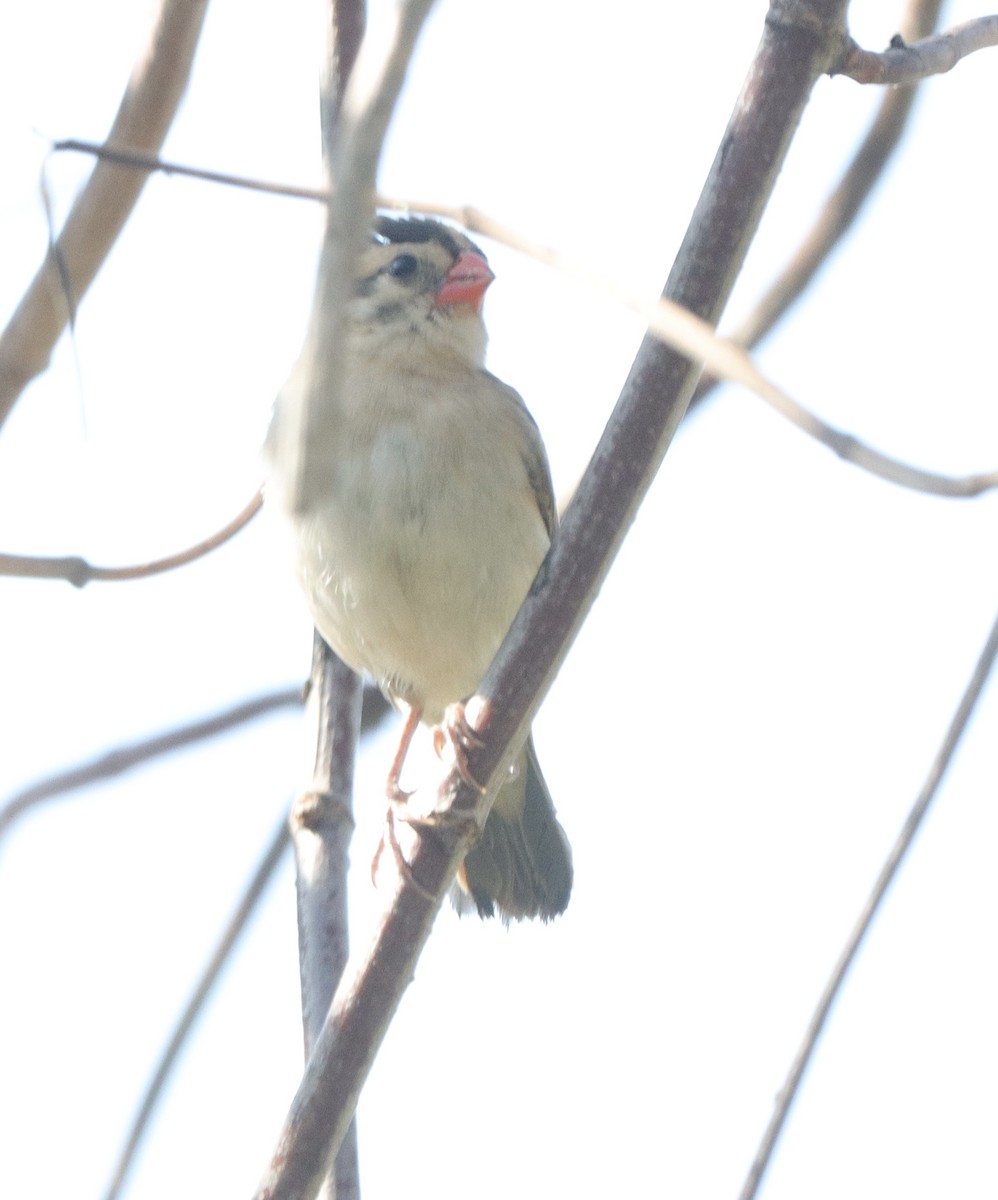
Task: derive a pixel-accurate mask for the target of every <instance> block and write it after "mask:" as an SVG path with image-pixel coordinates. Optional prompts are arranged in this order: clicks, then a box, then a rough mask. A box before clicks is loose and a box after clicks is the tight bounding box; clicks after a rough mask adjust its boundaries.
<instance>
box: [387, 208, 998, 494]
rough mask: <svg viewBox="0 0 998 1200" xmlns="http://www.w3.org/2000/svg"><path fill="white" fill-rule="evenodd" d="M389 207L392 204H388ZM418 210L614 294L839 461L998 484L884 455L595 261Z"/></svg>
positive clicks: (485, 224) (956, 489)
mask: <svg viewBox="0 0 998 1200" xmlns="http://www.w3.org/2000/svg"><path fill="white" fill-rule="evenodd" d="M383 203H386V205H387V204H388V202H387V201H384V199H383ZM390 206H392V207H403V208H407V207H410V205H408V204H407V203H406V202H403V201H393V202H391V204H390ZM411 207H414V208H418V209H419V211H422V212H431V213H434V214H435V215H437V216H446V217H449V218H450V219H451V220H453V221H457V222H459V223H460V224H462V225H464V226H465V227H466V228H467V229H469V230H471V231H472V232H474V233H480V234H482V235H483V236H485V237H489V238H492V240H493V241H497V242H501V243H502V244H503V245H506V246H509V247H510V248H512V249H514V250H519V251H520V252H521V253H523V254H526V255H529V257H531V258H533V259H535V260H536V261H537V262H542V263H544V264H545V265H547V266H549V267H552V268H554V269H555V270H557V271H560V272H561V273H562V274H565V275H570V276H572V277H574V278H576V279H578V280H580V281H581V282H583V283H586V284H588V285H590V286H592V287H594V288H596V289H598V290H599V291H600V292H601V293H603V294H604V295H608V296H612V297H613V298H614V299H615V300H617V301H618V302H619V303H620V304H623V305H624V306H625V307H627V308H630V309H632V310H633V311H634V312H636V313H640V315H641V316H643V317H644V319H645V320H646V321H647V322H648V330H649V333H650V334H651V335H652V336H654V337H656V338H659V339H661V341H662V342H663V343H665V345H667V346H671V347H672V348H673V349H675V350H678V351H680V352H681V353H683V354H686V355H688V356H689V357H690V358H693V359H697V360H699V361H702V362H704V363H707V364H708V365H709V366H710V368H711V370H712V371H713V373H714V375H715V376H716V377H719V378H722V379H728V380H731V381H732V382H734V383H740V384H742V386H744V387H746V388H748V389H749V391H751V392H753V393H754V394H755V395H757V396H758V397H759V398H760V399H762V400H764V401H765V402H766V403H767V404H768V405H769V406H770V407H771V408H772V409H773V410H774V411H775V412H778V413H779V414H780V416H782V417H785V418H786V419H787V420H788V421H790V422H791V424H793V425H795V426H796V427H797V428H798V429H800V430H801V432H803V433H806V434H807V435H808V437H812V438H814V439H815V441H818V442H821V443H822V445H824V446H827V447H828V448H829V449H830V450H832V451H833V452H834V453H835V454H837V455H838V456H839V458H841V459H843V460H844V461H846V462H850V463H852V464H853V466H856V467H859V468H860V469H861V470H864V471H868V472H869V473H870V474H872V475H876V476H878V477H879V478H881V479H885V480H887V481H888V482H889V483H894V484H897V485H899V486H901V487H906V488H911V489H912V490H913V491H918V492H928V493H930V494H932V495H937V496H949V497H953V498H966V497H972V496H978V495H980V494H981V493H982V492H985V491H988V490H990V489H991V488H994V487H998V470H994V471H986V472H979V473H977V474H973V475H962V476H950V475H940V474H938V473H936V472H934V471H923V470H921V469H920V468H918V467H914V466H911V465H910V464H909V463H905V462H902V461H901V460H900V459H896V458H892V457H891V456H890V455H887V454H882V453H881V452H880V451H878V450H874V449H873V448H872V447H870V446H867V445H866V444H865V443H864V442H862V441H860V440H859V439H858V438H856V437H854V436H853V435H852V434H848V433H844V432H843V431H842V430H839V429H836V428H835V427H834V426H833V425H829V424H828V423H827V422H825V421H822V420H821V419H820V418H819V417H816V416H815V415H814V414H813V413H811V412H809V411H808V410H807V409H806V408H804V406H803V405H801V404H799V403H798V402H797V401H796V400H794V399H793V397H792V396H790V395H789V394H788V393H787V392H784V391H783V390H782V389H781V388H779V387H777V386H776V384H775V383H773V382H772V381H771V380H769V379H767V378H766V376H765V375H763V374H762V372H761V371H760V370H759V369H758V368H757V367H756V365H755V364H754V363H753V361H752V359H751V357H750V356H749V354H748V352H747V351H746V350H745V349H744V348H743V347H742V346H741V345H739V344H738V343H736V342H735V341H733V340H732V339H730V338H725V337H719V336H718V334H717V333H716V332H715V330H714V327H713V326H712V325H711V324H710V323H709V322H707V321H704V320H701V319H700V318H699V317H698V316H697V315H696V314H695V313H693V312H690V310H689V309H686V308H684V307H683V306H682V305H679V304H675V303H673V302H672V301H671V300H669V299H667V298H664V297H663V298H662V299H660V300H657V301H648V300H645V299H643V298H642V297H640V296H637V295H635V294H634V293H633V292H631V291H629V290H628V289H627V288H625V287H623V286H622V285H621V284H620V283H619V282H618V281H617V280H616V279H614V278H613V276H612V275H610V274H609V273H608V272H603V271H600V270H599V269H598V268H597V267H594V266H593V265H592V263H591V261H589V260H585V259H583V258H575V257H570V256H568V255H566V254H564V253H562V252H561V251H558V250H555V249H553V248H552V247H550V246H544V245H541V244H540V243H538V242H533V241H531V240H530V239H529V238H526V237H524V236H523V235H522V234H519V233H517V232H516V231H514V230H512V229H510V228H509V226H506V225H503V224H501V223H500V222H499V221H496V220H495V219H494V218H492V217H490V216H488V215H487V214H485V213H483V212H480V211H479V210H478V209H475V208H469V207H463V208H451V207H447V206H445V205H442V204H434V203H433V202H428V203H426V204H419V205H416V204H413V205H412V206H411Z"/></svg>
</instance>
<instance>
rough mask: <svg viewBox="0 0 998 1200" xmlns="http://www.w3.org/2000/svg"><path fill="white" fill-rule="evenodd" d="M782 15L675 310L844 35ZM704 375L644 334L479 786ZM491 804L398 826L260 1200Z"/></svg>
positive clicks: (816, 21) (482, 718) (332, 1130)
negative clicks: (363, 947) (394, 861)
mask: <svg viewBox="0 0 998 1200" xmlns="http://www.w3.org/2000/svg"><path fill="white" fill-rule="evenodd" d="M778 15H779V19H778V20H773V21H771V22H767V24H766V26H765V29H764V33H763V38H762V43H761V45H760V48H759V50H758V52H757V55H756V58H755V61H754V62H753V64H752V67H751V70H750V73H749V76H748V79H747V81H746V84H745V86H744V88H743V91H742V94H741V96H740V97H739V99H738V101H737V105H736V108H735V112H734V115H733V117H732V120H731V123H730V124H729V127H728V130H727V132H726V134H725V137H724V140H723V143H722V146H721V148H720V150H719V152H718V155H717V158H716V159H715V162H714V166H713V168H712V171H711V175H710V177H709V178H708V181H707V184H706V186H705V188H704V192H703V194H702V196H701V199H700V203H699V205H698V207H697V210H696V213H695V215H694V218H693V222H692V224H691V227H690V230H689V232H688V234H687V237H686V239H685V241H684V244H683V247H682V249H681V251H680V255H679V258H678V260H677V263H676V265H675V267H674V268H673V271H672V274H671V276H670V279H669V283H668V285H667V292H668V294H669V296H670V297H671V298H672V299H673V300H674V301H676V302H678V303H680V304H682V305H684V306H685V307H688V308H690V309H692V310H693V311H694V312H696V313H698V314H699V315H700V316H701V317H702V318H704V319H706V320H709V321H713V320H715V319H716V318H717V317H718V315H719V314H720V311H721V309H722V308H723V306H724V303H725V301H726V299H727V296H728V294H729V292H730V289H731V285H732V283H733V280H734V278H735V275H736V274H737V272H738V269H739V267H740V266H741V263H742V260H743V258H744V254H745V251H746V249H747V247H748V243H749V241H750V240H751V238H752V236H753V234H754V232H755V229H756V226H757V224H758V220H759V217H760V215H761V212H762V209H763V207H764V205H765V202H766V199H767V198H768V196H769V193H770V191H771V189H772V186H773V183H774V180H775V178H776V174H777V172H778V170H779V167H780V165H781V163H782V160H783V157H784V155H785V152H786V149H787V146H788V145H789V142H790V138H791V136H792V133H793V130H794V129H795V127H796V125H797V122H798V120H799V117H800V114H801V111H802V110H803V107H804V105H805V104H806V102H807V99H808V96H809V94H810V91H811V88H812V86H813V84H814V82H815V80H816V79H817V78H818V76H819V75H820V74H821V73H822V72H824V71H826V70H827V69H828V67H829V66H830V64H831V62H832V61H834V60H835V59H836V58H837V57H838V54H839V50H840V47H841V44H842V40H843V38H844V37H845V0H812V2H811V3H810V4H806V3H798V4H795V5H794V6H792V7H788V8H787V10H786V11H782V9H781V11H780V12H779V14H778ZM698 373H699V365H698V364H697V363H694V362H691V361H689V360H688V359H685V358H683V357H682V356H681V355H680V354H678V353H677V352H675V351H673V350H671V349H670V348H667V347H665V346H663V345H662V344H661V342H659V341H658V340H657V339H656V338H646V340H645V342H644V344H643V345H642V348H641V350H640V351H639V354H638V358H637V360H636V362H635V364H634V367H633V368H632V371H631V374H630V376H629V378H628V381H627V383H626V384H625V388H624V392H623V394H622V396H621V398H620V401H619V402H618V405H617V409H616V410H615V412H614V415H613V417H612V418H611V421H610V424H609V426H608V428H607V430H606V432H605V433H604V435H603V438H602V439H601V441H600V444H599V446H598V447H597V450H596V453H595V455H594V458H593V461H592V463H591V465H590V468H589V470H588V471H587V473H586V475H585V477H584V478H583V481H582V483H581V485H580V488H579V492H578V494H577V497H576V500H575V501H574V502H573V504H572V505H571V506H570V508H569V511H568V512H567V513H566V516H565V522H564V524H563V526H562V528H561V530H560V531H559V534H558V536H557V537H556V538H555V540H554V543H553V545H552V548H551V552H550V554H549V556H548V559H547V561H546V563H545V565H544V567H542V569H541V572H540V574H539V576H538V579H537V581H536V582H535V584H534V587H533V588H532V590H531V593H530V595H529V596H528V597H527V600H526V601H525V603H524V605H523V608H522V609H521V610H520V613H519V615H518V617H517V618H516V620H515V621H514V624H513V627H512V628H511V630H510V632H509V634H508V635H507V637H506V639H505V641H504V643H503V646H502V648H501V649H500V651H499V655H498V656H497V658H496V661H495V662H494V663H493V665H492V667H491V668H490V669H489V671H488V672H487V674H486V677H485V679H484V680H483V682H482V685H481V687H480V689H479V692H478V694H477V695H476V696H475V697H474V698H473V699H472V700H471V701H470V702H469V704H468V706H467V717H468V720H469V722H470V724H471V725H472V727H473V729H474V731H475V732H476V733H477V734H479V735H480V736H481V738H482V745H481V746H480V747H479V748H477V749H475V750H473V751H472V752H470V753H469V755H468V759H469V761H468V766H469V768H470V771H471V773H472V775H473V776H474V777H475V778H477V779H482V780H490V782H491V781H492V780H497V779H498V774H499V772H500V771H501V769H502V766H503V764H504V762H506V761H508V759H509V758H510V756H511V754H512V753H513V752H514V749H515V747H516V746H517V745H518V744H519V743H520V742H522V739H523V737H524V736H525V733H526V729H527V726H528V724H529V721H530V719H531V718H532V717H533V715H534V712H535V710H536V708H537V706H538V704H539V703H540V700H541V697H542V696H543V694H544V692H545V691H546V690H547V688H548V686H549V685H550V682H551V680H552V679H553V677H554V674H555V672H556V671H557V668H558V666H559V665H560V663H561V659H562V658H563V656H564V654H565V653H566V651H567V648H568V645H569V643H570V642H571V641H572V639H573V638H574V635H575V633H576V631H577V630H578V628H579V625H580V624H581V621H582V619H583V617H584V616H585V614H586V612H587V611H588V608H589V606H590V604H591V602H592V599H593V598H594V596H595V594H596V592H597V590H598V588H599V585H600V583H601V581H602V579H603V577H604V575H605V574H606V572H607V570H608V569H609V565H610V562H611V560H612V558H613V557H614V554H615V552H616V549H617V547H618V546H619V544H620V541H621V539H622V537H623V535H624V532H625V530H626V528H627V526H628V525H629V523H630V520H631V518H632V516H633V514H634V512H635V510H636V508H637V506H638V504H639V503H640V500H641V498H642V497H643V495H644V492H645V491H646V490H647V488H648V486H649V484H650V482H651V480H652V478H653V476H654V474H655V472H656V470H657V468H658V465H659V463H660V462H661V460H662V458H663V456H664V454H665V451H666V449H667V447H668V444H669V442H670V440H671V438H672V436H673V434H674V433H675V430H676V428H677V426H678V424H679V421H680V419H681V417H682V414H683V412H684V411H685V407H686V404H687V402H688V399H689V396H690V394H691V392H692V390H693V385H694V383H695V381H696V377H697V375H698ZM492 786H494V784H492ZM414 799H415V798H414ZM410 803H412V800H411V801H410ZM489 803H490V797H486V798H484V799H483V797H481V796H480V795H477V794H476V793H474V791H473V789H470V788H468V787H467V785H459V783H458V780H457V778H456V772H454V771H452V772H450V774H449V775H448V777H447V778H446V779H445V780H444V781H443V782H442V783H441V785H440V787H439V788H438V790H437V791H436V793H435V794H434V795H433V796H431V797H430V803H429V805H428V811H425V812H424V813H423V814H422V819H423V820H425V821H429V822H431V823H432V825H431V827H429V828H427V827H426V826H424V825H422V824H421V825H420V826H419V827H418V828H416V827H414V826H413V825H410V824H406V825H397V827H396V832H397V834H398V841H399V843H403V844H401V845H400V847H399V863H400V870H399V872H398V876H397V879H396V882H395V888H394V890H393V893H392V895H391V897H390V898H389V907H388V909H387V911H386V914H385V916H384V918H383V919H382V921H381V923H380V925H379V926H378V929H377V930H376V932H375V936H374V940H373V942H372V945H371V947H370V949H369V951H368V953H367V955H366V956H363V957H360V958H356V959H351V963H350V964H348V967H347V971H346V973H345V975H344V979H343V981H342V982H341V984H340V987H339V988H338V989H337V992H336V996H335V998H334V1000H333V1004H332V1007H331V1009H330V1014H329V1017H328V1019H327V1021H326V1024H325V1026H324V1027H323V1030H322V1032H321V1034H320V1036H319V1039H318V1041H317V1043H316V1046H315V1050H314V1052H313V1054H312V1057H311V1059H310V1061H309V1066H308V1069H307V1072H306V1077H305V1079H304V1080H303V1081H302V1085H301V1087H300V1088H299V1090H298V1093H297V1095H296V1097H295V1100H294V1102H293V1104H292V1107H291V1110H290V1112H289V1115H288V1118H287V1121H286V1123H285V1127H284V1130H283V1132H282V1134H281V1138H280V1140H279V1143H278V1146H277V1150H276V1152H275V1155H274V1159H273V1164H272V1167H271V1170H270V1172H269V1173H268V1175H267V1177H266V1179H265V1181H264V1183H263V1185H262V1186H261V1188H260V1190H259V1192H258V1197H259V1198H260V1200H263V1198H267V1200H278V1198H280V1200H290V1198H292V1197H294V1198H295V1200H298V1198H304V1197H311V1196H312V1195H314V1193H315V1190H316V1188H317V1187H318V1186H319V1182H320V1181H321V1179H322V1176H323V1174H324V1173H325V1170H326V1169H327V1166H328V1163H329V1161H330V1160H331V1157H332V1154H333V1153H334V1151H335V1148H336V1146H337V1145H338V1143H339V1141H340V1140H341V1138H342V1137H343V1134H344V1132H345V1130H346V1128H347V1125H348V1123H349V1120H350V1114H351V1113H352V1112H353V1108H354V1105H355V1103H356V1098H357V1095H358V1093H359V1090H360V1087H361V1085H362V1082H363V1080H364V1078H365V1077H366V1074H367V1071H368V1069H369V1066H370V1063H371V1061H372V1059H373V1056H374V1054H375V1052H376V1050H377V1047H378V1045H379V1044H380V1041H381V1039H382V1037H383V1035H384V1031H385V1028H386V1027H387V1023H388V1021H389V1020H390V1018H391V1015H392V1013H393V1011H394V1009H395V1006H396V1005H397V1003H398V1000H399V999H400V997H401V995H402V992H403V991H404V989H405V987H406V986H407V984H408V982H409V979H410V978H411V976H412V971H413V967H414V964H415V961H416V958H417V957H418V955H419V952H420V950H421V949H422V945H423V943H424V941H425V939H426V937H427V936H428V933H429V929H430V926H431V924H432V921H433V918H434V916H435V913H436V911H437V907H438V905H439V898H440V896H441V895H442V893H443V890H444V889H445V887H446V886H447V884H448V882H449V879H450V878H452V877H453V871H454V869H455V868H456V866H457V864H458V862H459V861H460V859H461V857H462V856H463V853H464V851H465V850H466V849H467V847H468V846H469V845H470V843H471V841H472V840H473V838H474V836H475V833H476V829H475V826H476V825H477V824H479V823H480V822H482V821H483V820H484V817H485V815H486V814H487V811H488V807H489ZM388 840H389V842H391V838H389V839H388ZM384 857H388V856H387V855H386V856H384ZM289 1164H293V1171H292V1169H291V1168H290V1166H289Z"/></svg>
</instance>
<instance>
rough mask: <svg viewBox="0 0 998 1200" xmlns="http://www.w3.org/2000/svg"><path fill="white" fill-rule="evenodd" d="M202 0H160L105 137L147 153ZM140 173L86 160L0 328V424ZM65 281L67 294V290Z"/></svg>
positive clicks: (188, 49)
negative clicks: (81, 182)
mask: <svg viewBox="0 0 998 1200" xmlns="http://www.w3.org/2000/svg"><path fill="white" fill-rule="evenodd" d="M206 9H207V0H162V2H161V6H160V8H159V11H158V13H157V15H156V21H155V25H154V27H153V30H152V33H151V35H150V39H149V42H148V45H147V46H146V47H145V49H144V50H143V52H142V54H140V56H139V59H138V61H137V63H136V65H135V69H134V70H133V72H132V77H131V79H130V80H129V82H128V87H127V88H126V89H125V95H124V97H123V98H122V101H121V105H120V107H119V109H118V113H117V115H116V116H115V119H114V123H113V124H112V126H111V132H110V133H109V134H108V138H107V140H108V142H109V143H110V144H111V145H114V146H119V147H124V148H127V149H134V150H140V151H142V150H145V151H151V152H153V153H155V152H156V151H157V150H158V149H159V147H160V146H162V144H163V141H164V139H165V137H166V134H167V130H168V129H169V128H170V125H171V123H172V121H173V118H174V115H175V114H176V111H177V108H178V106H179V104H180V100H181V97H182V96H183V94H184V90H185V89H186V87H187V80H188V78H189V76H190V70H191V64H192V63H193V61H194V51H195V49H196V47H197V43H198V37H199V35H200V33H201V26H202V24H203V22H204V14H205V11H206ZM147 178H148V176H146V175H144V174H143V175H138V174H136V173H135V172H133V171H128V170H121V169H119V168H117V167H114V166H111V165H109V164H107V163H103V162H101V163H98V164H97V166H95V167H94V170H93V173H92V174H91V176H90V179H89V180H88V181H87V184H86V187H84V189H83V191H82V192H80V194H79V196H78V197H77V199H76V202H75V203H74V205H73V207H72V210H71V211H70V214H69V217H68V218H67V220H66V224H65V226H64V227H63V230H62V233H61V234H60V235H59V238H58V240H57V242H56V244H55V246H54V247H52V249H51V250H50V252H49V253H48V255H47V256H46V258H45V261H44V262H43V263H42V266H41V267H40V268H39V271H38V273H37V275H36V276H35V278H34V279H33V280H32V282H31V285H30V287H29V288H28V290H27V292H25V294H24V297H23V298H22V300H21V303H20V304H19V305H18V307H17V310H16V311H15V313H14V315H13V316H12V317H11V319H10V321H9V323H8V325H7V328H6V329H5V330H4V331H3V333H2V334H0V425H2V424H3V422H4V420H5V419H6V417H7V414H8V413H9V412H10V410H11V408H13V406H14V404H15V403H16V401H17V398H18V396H20V394H21V392H22V391H23V390H24V388H25V386H26V385H27V384H28V383H29V382H30V381H31V380H32V379H34V378H35V376H36V375H40V374H41V373H42V371H44V370H45V369H46V367H47V366H48V364H49V358H50V356H51V353H52V349H53V347H54V346H55V344H56V342H57V341H58V340H59V337H60V336H61V334H62V332H63V330H64V329H65V328H66V325H67V323H68V322H69V321H70V320H71V319H72V315H73V313H74V312H75V309H76V307H77V306H78V304H79V302H80V300H82V298H83V296H84V294H85V293H86V291H87V288H89V286H90V284H91V283H92V282H93V280H94V277H95V276H96V274H97V272H98V271H99V270H100V267H101V265H102V264H103V262H104V260H105V258H106V257H107V255H108V252H109V251H110V249H111V247H112V246H113V245H114V242H115V239H116V238H117V236H118V234H119V233H120V232H121V229H122V227H123V226H124V224H125V221H126V220H127V219H128V216H129V214H130V213H131V211H132V209H133V208H134V206H135V203H136V201H137V200H138V198H139V194H140V193H141V191H142V188H143V187H144V186H145V182H146V179H147ZM67 284H68V295H67Z"/></svg>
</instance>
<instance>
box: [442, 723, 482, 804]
mask: <svg viewBox="0 0 998 1200" xmlns="http://www.w3.org/2000/svg"><path fill="white" fill-rule="evenodd" d="M483 745H484V742H483V741H482V739H481V738H480V737H479V736H478V734H477V733H475V731H474V730H473V729H472V728H471V726H470V725H469V724H468V720H467V718H466V717H465V715H464V705H463V704H451V705H450V706H449V707H448V708H447V711H446V712H445V713H444V719H443V720H442V721H441V722H440V724H439V725H438V726H437V727H436V729H434V731H433V748H434V750H436V752H437V757H438V758H443V757H444V750H445V749H447V750H449V751H450V755H451V757H452V758H453V760H454V765H455V766H456V767H457V773H458V774H459V775H460V776H461V778H462V779H463V780H464V782H465V783H466V784H467V785H468V786H469V787H472V788H474V789H475V791H477V792H480V793H481V794H482V795H484V794H485V791H486V789H485V788H483V787H482V785H481V784H480V783H479V782H478V780H477V779H476V778H475V777H474V775H472V773H471V768H470V767H469V766H468V751H469V750H478V749H480V748H481V747H482V746H483Z"/></svg>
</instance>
